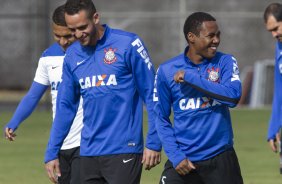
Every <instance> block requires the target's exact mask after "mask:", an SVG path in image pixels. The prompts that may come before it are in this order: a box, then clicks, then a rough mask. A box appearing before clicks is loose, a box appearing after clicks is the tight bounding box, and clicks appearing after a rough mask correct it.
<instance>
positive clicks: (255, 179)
mask: <svg viewBox="0 0 282 184" xmlns="http://www.w3.org/2000/svg"><path fill="white" fill-rule="evenodd" d="M231 113H232V118H233V128H234V134H235V136H234V137H235V139H234V141H235V149H236V151H237V154H238V157H239V162H240V165H241V171H242V174H243V177H244V181H245V184H279V183H282V176H281V175H280V174H279V158H278V155H277V154H274V153H272V152H271V151H270V149H269V147H268V144H267V142H266V139H265V138H266V132H267V124H268V119H269V115H270V110H267V109H264V110H247V109H235V110H232V111H231ZM11 115H12V113H11V112H1V113H0V125H1V127H3V126H4V124H5V123H6V122H7V121H8V120H9V118H10V117H11ZM50 126H51V113H50V112H38V111H37V112H35V113H34V114H32V115H31V117H30V118H29V119H27V120H26V121H25V122H24V124H23V125H22V126H21V127H20V129H19V130H18V131H17V135H18V136H17V139H16V141H15V142H8V141H6V140H5V139H4V138H2V139H0V184H7V183H11V184H48V183H50V182H49V180H48V178H47V176H46V174H45V170H44V164H43V157H44V151H45V146H46V143H47V140H48V137H49V128H50ZM145 129H146V127H145ZM165 161H166V157H165V156H164V155H163V159H162V163H161V164H160V165H159V166H158V167H156V168H154V169H152V170H151V171H143V173H142V180H141V183H142V184H156V183H158V180H159V176H160V174H161V172H162V168H163V164H164V162H165Z"/></svg>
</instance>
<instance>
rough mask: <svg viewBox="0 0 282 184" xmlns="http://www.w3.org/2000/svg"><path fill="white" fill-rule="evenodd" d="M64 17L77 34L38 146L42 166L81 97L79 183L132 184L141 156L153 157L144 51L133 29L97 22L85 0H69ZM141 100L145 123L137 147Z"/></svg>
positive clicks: (156, 146) (150, 76)
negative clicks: (43, 145) (43, 143)
mask: <svg viewBox="0 0 282 184" xmlns="http://www.w3.org/2000/svg"><path fill="white" fill-rule="evenodd" d="M65 11H66V13H65V19H66V22H67V25H68V27H69V29H70V30H71V31H72V33H73V34H74V35H75V37H76V38H77V40H78V42H75V43H74V44H73V45H71V46H70V47H69V49H68V51H67V53H66V57H65V62H64V67H63V77H62V79H63V81H62V83H61V85H60V87H59V92H58V102H57V113H56V117H55V120H54V122H53V126H52V129H51V135H50V140H49V144H48V147H47V150H46V154H45V163H46V167H47V168H49V169H50V170H53V172H54V174H53V176H52V177H53V178H54V177H55V175H56V171H57V170H58V167H57V166H58V160H57V158H58V151H59V148H60V147H61V144H62V142H63V140H64V139H65V136H66V135H67V133H68V129H69V127H70V126H71V124H72V120H73V118H74V116H75V114H76V107H77V105H78V103H79V98H80V96H82V98H83V111H84V120H83V123H84V126H83V129H82V133H81V135H82V136H81V147H80V156H81V157H80V158H81V168H80V173H81V179H82V180H81V183H82V184H92V183H93V184H94V183H95V184H97V183H109V184H138V183H139V182H140V178H141V171H142V163H143V165H144V166H145V169H151V168H152V167H154V166H155V165H157V164H158V163H159V162H160V151H161V144H160V141H159V138H158V135H157V132H156V130H155V124H154V123H155V114H154V111H153V108H154V102H153V88H154V77H155V70H154V66H153V64H152V63H151V59H150V57H149V54H148V51H147V49H146V47H145V45H144V43H143V41H141V39H140V38H139V37H138V36H137V35H136V34H134V33H129V32H126V31H123V30H117V29H112V28H110V27H109V26H108V25H101V24H100V16H99V14H98V13H97V12H96V8H95V6H94V3H93V2H92V1H91V0H68V1H67V2H66V6H65ZM143 102H145V104H146V108H147V111H148V123H149V127H148V129H149V131H148V133H147V139H146V145H145V147H146V148H145V149H144V151H143V147H144V145H143V131H142V126H143V125H142V124H143Z"/></svg>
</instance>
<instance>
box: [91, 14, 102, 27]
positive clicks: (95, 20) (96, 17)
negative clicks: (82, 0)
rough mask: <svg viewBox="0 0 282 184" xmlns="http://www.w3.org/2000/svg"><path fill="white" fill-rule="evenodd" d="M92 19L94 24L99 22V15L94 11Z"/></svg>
mask: <svg viewBox="0 0 282 184" xmlns="http://www.w3.org/2000/svg"><path fill="white" fill-rule="evenodd" d="M92 21H93V23H94V24H99V22H100V16H99V14H98V13H97V12H96V13H94V15H93V17H92Z"/></svg>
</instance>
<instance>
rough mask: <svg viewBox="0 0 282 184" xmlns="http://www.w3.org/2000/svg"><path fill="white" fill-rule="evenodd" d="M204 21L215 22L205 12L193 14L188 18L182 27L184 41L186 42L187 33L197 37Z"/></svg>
mask: <svg viewBox="0 0 282 184" xmlns="http://www.w3.org/2000/svg"><path fill="white" fill-rule="evenodd" d="M205 21H216V19H215V18H214V17H213V16H211V15H210V14H208V13H205V12H195V13H192V14H191V15H190V16H188V17H187V19H186V21H185V23H184V27H183V32H184V36H185V39H186V40H187V41H188V38H187V34H188V33H189V32H191V33H194V34H195V35H197V36H199V34H200V28H201V26H202V24H203V22H205Z"/></svg>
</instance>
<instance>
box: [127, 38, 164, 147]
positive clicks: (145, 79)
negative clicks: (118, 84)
mask: <svg viewBox="0 0 282 184" xmlns="http://www.w3.org/2000/svg"><path fill="white" fill-rule="evenodd" d="M129 51H130V52H129V55H130V56H129V63H128V65H129V66H130V68H131V71H132V75H133V78H134V81H135V83H136V86H137V90H138V92H139V94H140V96H141V98H142V99H143V101H144V102H145V104H146V108H147V112H148V133H147V139H146V147H147V148H149V149H151V150H155V151H160V150H161V142H160V140H159V137H158V134H157V131H156V128H155V117H156V114H155V113H154V101H153V90H154V79H155V69H154V66H153V64H152V63H151V59H150V56H149V54H148V50H147V49H146V47H145V45H144V43H143V42H142V41H141V40H140V38H138V37H135V38H134V41H133V42H132V43H131V45H130V50H129Z"/></svg>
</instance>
